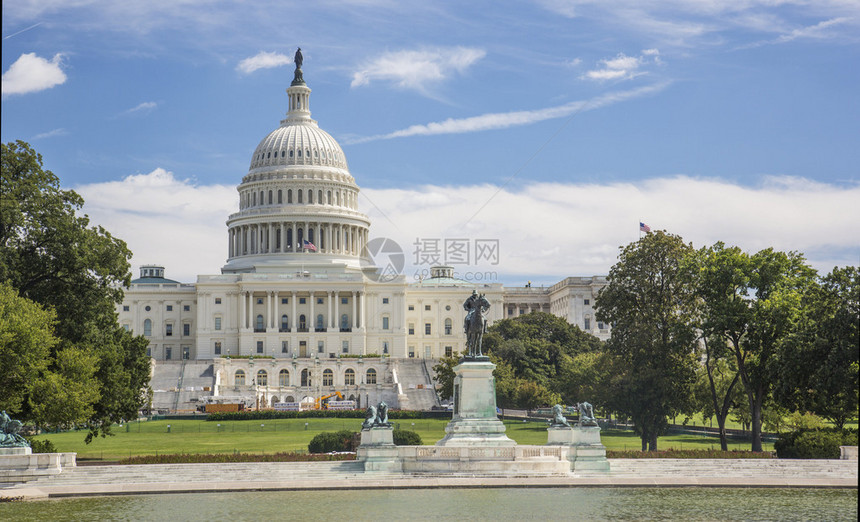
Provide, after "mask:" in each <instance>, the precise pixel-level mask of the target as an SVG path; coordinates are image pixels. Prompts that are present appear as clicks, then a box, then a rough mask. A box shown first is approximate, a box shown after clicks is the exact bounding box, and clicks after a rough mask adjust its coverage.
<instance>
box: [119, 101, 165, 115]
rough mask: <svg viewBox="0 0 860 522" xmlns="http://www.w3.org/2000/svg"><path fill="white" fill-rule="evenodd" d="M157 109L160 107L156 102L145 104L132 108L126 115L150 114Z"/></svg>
mask: <svg viewBox="0 0 860 522" xmlns="http://www.w3.org/2000/svg"><path fill="white" fill-rule="evenodd" d="M156 107H158V103H156V102H152V101H150V102H143V103H139V104H138V105H136V106H134V107H132V108H131V109H128V110H127V111H125V114H134V113H135V112H150V111H152V110H153V109H155V108H156Z"/></svg>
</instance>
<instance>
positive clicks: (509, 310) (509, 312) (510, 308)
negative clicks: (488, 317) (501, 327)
mask: <svg viewBox="0 0 860 522" xmlns="http://www.w3.org/2000/svg"><path fill="white" fill-rule="evenodd" d="M508 315H514V309H513V308H512V307H508Z"/></svg>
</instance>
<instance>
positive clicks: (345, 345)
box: [341, 341, 349, 353]
mask: <svg viewBox="0 0 860 522" xmlns="http://www.w3.org/2000/svg"><path fill="white" fill-rule="evenodd" d="M341 351H342V352H343V353H349V341H343V343H342V346H341Z"/></svg>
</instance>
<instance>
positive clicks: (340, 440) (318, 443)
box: [308, 430, 358, 453]
mask: <svg viewBox="0 0 860 522" xmlns="http://www.w3.org/2000/svg"><path fill="white" fill-rule="evenodd" d="M357 438H358V433H357V432H354V431H350V430H340V431H324V432H322V433H318V434H316V435H315V436H314V438H312V439H311V442H310V444H308V452H309V453H331V452H333V451H355V448H356V446H357V445H358V442H357V440H356V439H357Z"/></svg>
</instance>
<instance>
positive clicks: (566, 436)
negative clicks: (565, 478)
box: [547, 426, 609, 472]
mask: <svg viewBox="0 0 860 522" xmlns="http://www.w3.org/2000/svg"><path fill="white" fill-rule="evenodd" d="M547 439H548V441H547V445H548V446H568V447H569V448H570V449H569V451H568V454H567V459H568V460H569V461H570V470H571V471H573V472H577V471H609V461H608V460H606V447H605V446H604V445H603V444H602V443H601V442H600V427H598V426H582V427H580V426H575V427H572V428H568V427H567V426H562V427H550V428H547Z"/></svg>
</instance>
